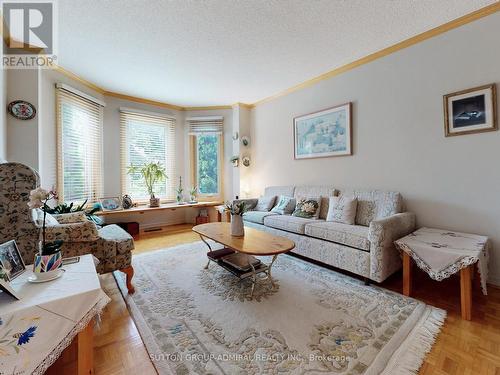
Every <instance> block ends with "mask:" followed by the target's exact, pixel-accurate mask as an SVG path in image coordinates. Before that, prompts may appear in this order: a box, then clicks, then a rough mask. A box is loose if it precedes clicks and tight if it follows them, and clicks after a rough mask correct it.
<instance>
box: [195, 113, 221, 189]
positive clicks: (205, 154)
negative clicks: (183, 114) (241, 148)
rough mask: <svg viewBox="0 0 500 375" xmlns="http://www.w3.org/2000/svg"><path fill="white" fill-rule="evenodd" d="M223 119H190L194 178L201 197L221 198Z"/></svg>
mask: <svg viewBox="0 0 500 375" xmlns="http://www.w3.org/2000/svg"><path fill="white" fill-rule="evenodd" d="M222 121H223V119H222V117H194V118H188V124H189V134H190V136H191V145H192V150H193V152H192V163H191V168H192V177H193V181H194V184H196V186H197V187H198V194H199V195H201V196H213V197H217V196H220V191H221V186H222V183H221V179H222V175H221V155H222V130H223V122H222Z"/></svg>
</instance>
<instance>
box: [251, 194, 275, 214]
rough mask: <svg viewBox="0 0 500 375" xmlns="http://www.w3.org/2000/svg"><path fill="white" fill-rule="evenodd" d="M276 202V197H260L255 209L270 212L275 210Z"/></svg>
mask: <svg viewBox="0 0 500 375" xmlns="http://www.w3.org/2000/svg"><path fill="white" fill-rule="evenodd" d="M275 201H276V196H275V195H273V196H271V197H260V198H259V201H258V202H257V205H256V206H255V208H254V211H269V210H270V209H271V208H273V206H274V202H275Z"/></svg>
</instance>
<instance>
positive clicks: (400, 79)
mask: <svg viewBox="0 0 500 375" xmlns="http://www.w3.org/2000/svg"><path fill="white" fill-rule="evenodd" d="M499 35H500V13H495V14H493V15H491V16H488V17H486V18H484V19H481V20H479V21H476V22H474V23H471V24H468V25H465V26H462V27H460V28H458V29H455V30H452V31H450V32H448V33H445V34H442V35H440V36H438V37H435V38H432V39H430V40H428V41H425V42H423V43H420V44H417V45H415V46H413V47H410V48H407V49H404V50H401V51H399V52H397V53H394V54H392V55H389V56H387V57H385V58H382V59H379V60H377V61H374V62H372V63H370V64H367V65H363V66H361V67H359V68H356V69H354V70H351V71H349V72H347V73H344V74H342V75H340V76H337V77H334V78H331V79H329V80H325V81H321V82H320V83H318V84H316V85H314V86H312V87H309V88H305V89H302V90H300V91H297V92H295V93H292V94H289V95H287V96H284V97H281V98H278V99H276V100H274V101H271V102H268V103H263V104H261V105H258V106H257V107H256V108H255V109H254V110H253V111H252V127H253V137H252V138H253V139H252V141H253V143H252V147H253V159H254V162H253V166H252V182H253V190H254V193H259V192H261V191H262V190H263V188H264V187H265V186H266V185H275V184H334V185H335V186H338V187H339V188H342V187H356V188H361V189H373V188H377V189H387V190H395V191H400V192H401V193H402V194H403V196H404V198H405V199H406V203H407V206H408V209H409V210H411V211H413V212H415V213H416V214H417V218H418V225H419V226H434V227H441V228H449V229H453V230H461V231H465V232H472V233H478V234H483V235H487V236H490V237H491V239H492V240H493V246H494V248H493V252H492V257H491V261H490V281H492V282H494V283H496V284H500V231H499V228H500V172H499V166H498V160H500V132H498V131H497V132H490V133H483V134H474V135H467V136H459V137H451V138H445V137H444V133H443V104H442V96H443V94H447V93H451V92H455V91H457V90H462V89H467V88H471V87H475V86H479V85H483V84H488V83H492V82H496V83H497V85H499V84H500V68H499V67H500V49H499V48H497V46H498V36H499ZM498 88H500V87H498ZM345 102H353V110H354V113H353V118H354V122H353V125H354V126H353V127H354V138H353V141H354V155H353V156H346V157H333V158H324V159H309V160H297V161H296V160H294V159H293V135H292V119H293V117H294V116H297V115H301V114H305V113H309V112H313V111H317V110H320V109H323V108H327V107H331V106H334V105H337V104H341V103H345Z"/></svg>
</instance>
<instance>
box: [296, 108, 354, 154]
mask: <svg viewBox="0 0 500 375" xmlns="http://www.w3.org/2000/svg"><path fill="white" fill-rule="evenodd" d="M293 138H294V159H295V160H299V159H311V158H324V157H331V156H345V155H352V103H351V102H349V103H345V104H341V105H338V106H335V107H330V108H327V109H323V110H320V111H316V112H313V113H309V114H306V115H302V116H298V117H295V118H294V119H293Z"/></svg>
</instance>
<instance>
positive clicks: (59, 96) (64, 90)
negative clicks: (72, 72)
mask: <svg viewBox="0 0 500 375" xmlns="http://www.w3.org/2000/svg"><path fill="white" fill-rule="evenodd" d="M55 86H56V90H55V94H56V95H55V96H56V98H55V99H56V100H55V102H56V138H57V145H56V159H57V160H56V189H57V192H58V199H57V202H58V203H59V204H61V203H83V202H84V201H85V199H87V204H86V207H90V206H92V205H93V204H94V203H97V202H99V199H100V198H102V196H103V190H104V164H103V163H104V154H103V152H104V150H103V137H104V107H105V105H106V104H105V103H104V102H102V101H100V100H99V99H95V98H93V97H92V96H90V95H87V94H85V93H83V92H81V91H79V90H77V89H74V88H72V87H71V86H68V85H65V84H56V85H55ZM65 97H66V98H65ZM71 100H74V102H73V103H72V102H71ZM78 102H83V103H86V104H89V105H94V106H95V109H96V113H97V114H98V123H97V126H98V133H97V134H98V139H97V141H96V142H95V144H96V146H97V148H98V151H99V155H98V156H97V157H96V160H94V161H97V163H98V169H97V170H96V169H95V168H94V169H92V170H91V171H89V172H90V173H91V174H92V175H93V177H92V178H93V179H94V183H93V186H92V188H93V190H92V191H90V195H89V196H88V197H87V198H84V199H82V200H81V201H80V200H68V201H66V200H65V199H64V195H65V191H64V169H65V168H64V150H63V143H64V140H63V133H64V129H63V126H64V122H63V114H62V113H61V108H62V106H63V105H64V104H73V105H75V106H77V105H76V103H78Z"/></svg>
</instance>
